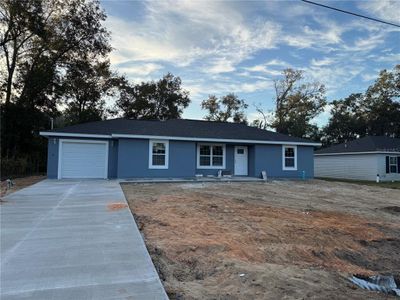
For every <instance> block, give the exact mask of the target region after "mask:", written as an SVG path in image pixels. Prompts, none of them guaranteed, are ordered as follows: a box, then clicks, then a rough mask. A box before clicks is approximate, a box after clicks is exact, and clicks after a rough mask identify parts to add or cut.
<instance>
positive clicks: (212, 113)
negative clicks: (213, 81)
mask: <svg viewBox="0 0 400 300" xmlns="http://www.w3.org/2000/svg"><path fill="white" fill-rule="evenodd" d="M247 107H248V105H247V104H246V102H245V101H244V100H242V99H239V97H238V96H237V95H235V94H233V93H230V94H227V95H226V96H223V97H221V98H219V99H218V98H217V97H216V96H215V95H210V96H209V97H208V99H205V100H203V101H202V103H201V108H202V109H205V110H208V115H206V116H205V117H204V119H206V120H208V121H221V122H228V121H231V122H235V123H247V119H246V115H245V109H247Z"/></svg>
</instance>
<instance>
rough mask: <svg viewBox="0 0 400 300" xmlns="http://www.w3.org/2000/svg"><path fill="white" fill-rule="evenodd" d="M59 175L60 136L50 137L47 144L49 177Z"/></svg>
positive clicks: (55, 177) (52, 177)
mask: <svg viewBox="0 0 400 300" xmlns="http://www.w3.org/2000/svg"><path fill="white" fill-rule="evenodd" d="M57 176H58V138H53V137H51V138H49V140H48V146H47V177H48V178H50V179H57Z"/></svg>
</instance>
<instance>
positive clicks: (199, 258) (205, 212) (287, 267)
mask: <svg viewBox="0 0 400 300" xmlns="http://www.w3.org/2000/svg"><path fill="white" fill-rule="evenodd" d="M122 188H123V190H124V193H125V196H126V198H127V200H128V203H129V207H130V209H131V211H132V213H133V214H134V215H135V219H136V221H137V223H138V226H139V228H140V230H141V231H142V233H143V234H144V236H145V242H146V245H147V247H148V249H149V252H150V255H151V256H152V259H153V262H154V264H155V266H156V269H157V271H158V273H159V275H160V278H161V279H162V280H163V283H164V286H165V288H166V290H167V293H168V294H169V296H170V299H282V298H285V299H324V298H325V299H368V298H374V299H390V298H391V297H390V296H386V295H383V294H379V293H375V292H369V291H365V290H362V289H357V288H355V287H354V286H353V285H351V284H350V283H349V281H348V279H347V278H348V277H349V276H350V275H352V274H354V273H358V274H364V275H372V274H381V273H385V274H386V273H388V274H393V275H395V276H396V278H399V276H400V269H399V266H400V257H399V256H396V255H394V253H396V252H397V251H398V249H399V247H400V239H399V236H400V213H399V209H400V207H399V203H398V191H395V190H391V189H381V188H377V187H370V186H360V187H359V188H357V189H355V188H354V185H352V184H348V183H343V182H328V181H323V180H313V181H302V182H299V181H296V182H294V181H274V182H271V183H197V184H193V183H190V184H182V183H181V184H171V183H162V184H122ZM394 299H395V298H394Z"/></svg>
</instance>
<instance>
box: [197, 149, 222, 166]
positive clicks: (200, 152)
mask: <svg viewBox="0 0 400 300" xmlns="http://www.w3.org/2000/svg"><path fill="white" fill-rule="evenodd" d="M225 157H226V149H225V145H224V144H197V168H198V169H225Z"/></svg>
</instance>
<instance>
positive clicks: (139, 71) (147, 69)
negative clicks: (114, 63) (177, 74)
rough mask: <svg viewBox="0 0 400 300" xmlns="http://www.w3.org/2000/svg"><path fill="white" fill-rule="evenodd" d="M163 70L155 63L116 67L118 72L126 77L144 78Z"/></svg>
mask: <svg viewBox="0 0 400 300" xmlns="http://www.w3.org/2000/svg"><path fill="white" fill-rule="evenodd" d="M162 68H163V66H162V65H160V64H155V63H142V64H140V63H136V64H133V65H130V64H127V65H126V66H118V70H119V71H120V72H121V73H123V74H126V75H128V76H146V75H150V74H152V73H153V72H156V71H159V70H161V69H162Z"/></svg>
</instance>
